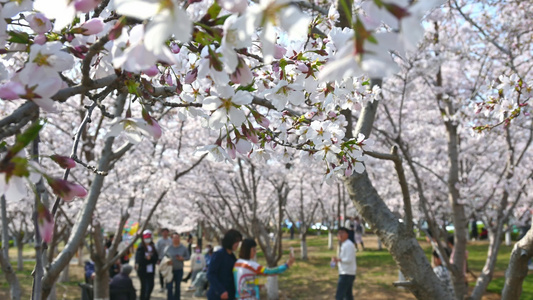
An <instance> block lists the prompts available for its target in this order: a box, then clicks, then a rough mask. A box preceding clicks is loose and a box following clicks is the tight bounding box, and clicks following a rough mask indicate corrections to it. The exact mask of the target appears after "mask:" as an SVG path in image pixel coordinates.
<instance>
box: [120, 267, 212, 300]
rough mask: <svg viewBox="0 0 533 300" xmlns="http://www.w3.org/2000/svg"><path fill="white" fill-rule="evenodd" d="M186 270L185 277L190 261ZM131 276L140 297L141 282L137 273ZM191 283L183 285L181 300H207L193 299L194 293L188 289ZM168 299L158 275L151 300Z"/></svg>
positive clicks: (183, 283) (132, 273)
mask: <svg viewBox="0 0 533 300" xmlns="http://www.w3.org/2000/svg"><path fill="white" fill-rule="evenodd" d="M184 270H185V275H186V274H187V273H188V272H189V270H190V267H189V262H188V261H186V262H185V268H184ZM157 272H159V271H157ZM157 274H159V273H157ZM185 275H184V276H185ZM130 276H131V279H132V280H133V286H134V287H135V290H136V291H137V296H139V293H140V291H141V283H140V281H139V278H138V277H137V274H136V273H135V271H133V272H131V275H130ZM190 283H191V281H190V280H189V281H188V282H182V283H181V300H192V299H207V298H206V297H193V293H194V291H187V288H188V287H189V285H190ZM166 299H167V291H166V290H163V291H161V285H160V284H159V275H157V276H156V279H155V287H154V290H153V292H152V298H151V300H166Z"/></svg>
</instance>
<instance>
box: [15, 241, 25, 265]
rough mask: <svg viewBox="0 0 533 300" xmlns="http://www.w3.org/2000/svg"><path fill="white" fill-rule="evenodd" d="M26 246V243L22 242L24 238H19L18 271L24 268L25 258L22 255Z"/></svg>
mask: <svg viewBox="0 0 533 300" xmlns="http://www.w3.org/2000/svg"><path fill="white" fill-rule="evenodd" d="M23 248H24V244H23V242H22V239H17V271H22V269H23V268H24V260H23V256H22V253H23V252H22V250H23Z"/></svg>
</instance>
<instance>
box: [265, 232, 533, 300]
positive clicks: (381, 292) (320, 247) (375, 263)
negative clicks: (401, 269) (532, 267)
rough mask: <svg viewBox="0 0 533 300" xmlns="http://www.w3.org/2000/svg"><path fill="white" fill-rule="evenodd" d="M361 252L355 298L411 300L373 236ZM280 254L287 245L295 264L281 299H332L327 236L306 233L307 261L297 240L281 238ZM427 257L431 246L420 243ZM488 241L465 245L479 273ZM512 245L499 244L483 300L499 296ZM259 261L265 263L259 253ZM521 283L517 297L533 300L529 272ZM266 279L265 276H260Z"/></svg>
mask: <svg viewBox="0 0 533 300" xmlns="http://www.w3.org/2000/svg"><path fill="white" fill-rule="evenodd" d="M364 241H365V246H366V249H367V250H365V251H359V252H357V278H356V280H355V284H354V296H355V298H356V299H415V298H414V297H413V296H412V295H411V294H410V293H409V292H408V291H407V290H405V289H399V288H395V287H393V286H392V283H393V282H394V281H397V280H398V268H397V267H396V264H395V262H394V260H393V259H392V257H391V256H390V254H389V253H388V252H387V251H386V250H383V251H378V250H377V240H376V237H375V236H372V235H367V236H365V237H364ZM283 242H284V243H283V249H284V256H283V258H282V260H281V261H280V263H282V262H283V261H285V260H286V259H287V258H288V255H289V247H291V246H292V247H294V251H295V255H296V258H297V260H296V263H295V265H294V266H293V267H292V268H291V269H290V270H289V271H288V272H286V273H284V274H281V275H280V290H281V295H282V299H332V298H333V296H334V294H335V289H336V284H337V278H338V272H337V269H336V268H333V269H332V268H331V267H330V266H329V262H330V260H331V257H332V256H334V255H335V254H336V252H335V250H328V249H327V235H321V236H309V238H308V255H309V260H308V261H302V260H300V259H299V255H300V248H299V247H300V243H299V240H298V239H294V240H292V241H291V240H284V241H283ZM420 243H421V245H422V247H423V248H424V251H425V252H426V255H427V256H428V258H429V255H430V254H431V246H430V245H429V244H428V243H426V242H423V241H421V242H420ZM487 246H488V243H487V242H484V241H480V242H472V243H469V245H468V251H469V259H468V264H469V268H470V269H472V271H473V272H474V273H475V274H479V273H480V272H481V269H482V268H483V265H484V263H485V259H486V255H487ZM511 250H512V247H510V246H509V247H507V246H503V245H502V247H501V250H500V253H499V255H498V262H497V264H496V270H495V275H494V279H493V281H492V282H491V283H490V285H489V288H488V292H487V293H486V294H485V296H484V297H483V299H500V298H501V296H500V294H501V290H502V289H503V284H504V281H505V278H504V274H505V270H506V268H507V264H508V262H509V255H510V253H511ZM258 259H259V262H260V263H265V261H264V259H263V258H262V255H259V258H258ZM530 274H532V275H530V276H528V277H527V278H526V280H525V282H524V285H523V288H524V292H523V293H522V297H521V298H520V299H522V300H526V299H530V300H533V272H532V273H530ZM469 281H470V286H471V288H472V287H473V286H474V285H475V278H473V277H472V276H469ZM262 282H263V283H264V282H266V279H262Z"/></svg>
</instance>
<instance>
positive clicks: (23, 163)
mask: <svg viewBox="0 0 533 300" xmlns="http://www.w3.org/2000/svg"><path fill="white" fill-rule="evenodd" d="M11 165H12V167H13V169H12V172H11V174H10V175H15V176H17V177H28V176H30V171H29V170H28V159H27V158H25V157H18V156H16V157H13V158H12V159H11Z"/></svg>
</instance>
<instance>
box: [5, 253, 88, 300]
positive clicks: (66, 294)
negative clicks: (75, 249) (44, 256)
mask: <svg viewBox="0 0 533 300" xmlns="http://www.w3.org/2000/svg"><path fill="white" fill-rule="evenodd" d="M22 256H23V258H24V262H23V270H22V271H17V272H16V273H17V277H18V279H19V282H20V285H21V287H22V297H21V299H30V298H31V287H32V282H33V277H32V276H31V273H32V271H33V268H34V266H35V262H34V261H32V260H33V259H34V257H35V250H34V249H33V248H32V247H31V246H29V245H25V246H24V249H23V252H22ZM9 258H10V259H11V266H12V267H13V268H14V269H16V268H17V261H16V259H17V250H16V248H10V249H9ZM69 277H70V278H69V279H70V281H68V282H60V283H58V284H57V285H56V292H57V299H64V300H74V299H80V298H81V289H80V288H79V287H78V282H83V281H84V279H83V266H78V265H74V264H70V266H69ZM0 278H1V279H0V299H10V297H9V285H8V283H7V281H6V280H5V277H4V274H3V273H2V270H1V269H0Z"/></svg>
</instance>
